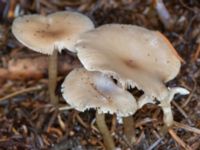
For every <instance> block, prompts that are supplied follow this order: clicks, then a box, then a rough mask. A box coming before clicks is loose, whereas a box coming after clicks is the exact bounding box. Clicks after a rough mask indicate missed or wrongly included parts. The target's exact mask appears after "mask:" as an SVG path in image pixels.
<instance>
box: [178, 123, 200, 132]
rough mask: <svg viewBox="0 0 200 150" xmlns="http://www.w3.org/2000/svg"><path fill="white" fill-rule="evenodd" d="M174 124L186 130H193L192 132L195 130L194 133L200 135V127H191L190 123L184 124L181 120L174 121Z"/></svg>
mask: <svg viewBox="0 0 200 150" xmlns="http://www.w3.org/2000/svg"><path fill="white" fill-rule="evenodd" d="M174 125H175V126H177V127H179V128H183V129H185V130H188V131H191V132H194V133H196V134H199V135H200V129H198V128H194V127H190V126H188V125H185V124H182V123H179V122H176V121H174Z"/></svg>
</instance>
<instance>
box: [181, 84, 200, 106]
mask: <svg viewBox="0 0 200 150" xmlns="http://www.w3.org/2000/svg"><path fill="white" fill-rule="evenodd" d="M196 87H197V83H196V81H194V87H193V89H192V92H191V93H190V95H189V96H188V98H187V99H186V101H185V102H184V103H183V104H182V105H181V107H182V108H184V107H186V106H187V104H188V103H189V102H190V100H191V98H192V97H193V95H194V92H195V91H196Z"/></svg>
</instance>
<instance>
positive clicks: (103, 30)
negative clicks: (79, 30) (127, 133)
mask: <svg viewBox="0 0 200 150" xmlns="http://www.w3.org/2000/svg"><path fill="white" fill-rule="evenodd" d="M75 47H76V49H77V52H78V57H79V59H80V61H81V62H82V64H83V65H84V67H85V68H86V69H87V70H89V71H100V72H103V73H104V74H108V75H110V76H113V77H114V78H116V79H117V80H118V81H119V82H120V83H121V85H122V86H123V87H124V88H127V87H129V86H131V87H135V86H136V87H137V88H138V89H139V90H143V91H144V95H143V96H142V97H140V98H139V102H138V105H139V108H140V107H142V106H143V105H144V104H146V103H155V102H154V99H155V98H156V99H157V100H159V101H161V105H160V106H161V107H162V108H163V111H164V116H165V117H164V118H165V119H164V121H165V123H166V124H167V125H170V124H171V123H172V121H170V120H173V117H172V113H170V112H171V107H170V105H169V104H168V105H167V106H165V105H164V104H165V103H169V101H171V100H172V98H173V96H174V94H173V92H172V91H173V90H169V89H168V88H167V87H166V86H165V83H166V82H168V81H169V80H172V79H173V78H175V77H176V75H177V74H178V72H179V70H180V66H181V61H183V60H182V59H181V57H180V56H179V55H178V54H177V52H176V50H175V49H174V48H173V46H172V45H171V43H170V42H169V41H168V40H167V38H166V37H165V36H163V35H162V34H161V33H160V32H158V31H151V30H148V29H145V28H142V27H138V26H134V25H120V24H109V25H103V26H100V27H98V28H96V29H94V30H91V31H89V32H86V33H84V34H83V35H82V36H81V37H80V39H79V40H78V41H77V44H76V45H75ZM162 101H164V102H163V103H164V104H163V103H162ZM164 107H165V108H164ZM166 116H168V117H166ZM166 118H170V119H166ZM166 120H168V121H166Z"/></svg>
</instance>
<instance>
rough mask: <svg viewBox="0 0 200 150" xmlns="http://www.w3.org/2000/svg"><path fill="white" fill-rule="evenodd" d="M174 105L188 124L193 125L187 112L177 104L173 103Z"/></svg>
mask: <svg viewBox="0 0 200 150" xmlns="http://www.w3.org/2000/svg"><path fill="white" fill-rule="evenodd" d="M172 104H173V105H174V106H175V107H176V108H177V109H178V110H179V112H180V113H181V114H182V115H183V116H184V117H185V118H186V120H187V122H188V123H189V124H190V125H192V124H193V123H192V121H191V120H190V119H189V117H188V115H187V114H186V112H185V111H184V110H183V109H182V108H181V107H180V106H179V105H178V104H177V103H176V102H175V101H172Z"/></svg>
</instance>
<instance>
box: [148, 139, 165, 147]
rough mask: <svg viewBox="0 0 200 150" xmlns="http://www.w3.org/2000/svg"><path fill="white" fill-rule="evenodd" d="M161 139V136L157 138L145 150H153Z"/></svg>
mask: <svg viewBox="0 0 200 150" xmlns="http://www.w3.org/2000/svg"><path fill="white" fill-rule="evenodd" d="M162 140H163V138H159V139H158V140H156V141H155V142H154V143H153V144H152V145H151V146H150V147H149V148H148V149H147V150H153V149H154V148H155V147H156V146H157V145H158V144H159V143H160V142H161V141H162Z"/></svg>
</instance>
